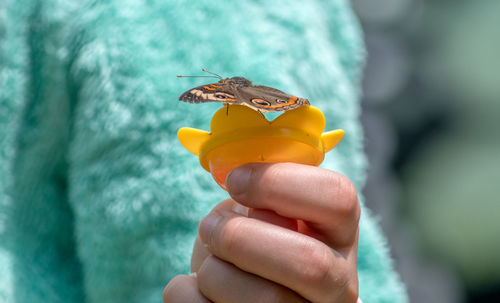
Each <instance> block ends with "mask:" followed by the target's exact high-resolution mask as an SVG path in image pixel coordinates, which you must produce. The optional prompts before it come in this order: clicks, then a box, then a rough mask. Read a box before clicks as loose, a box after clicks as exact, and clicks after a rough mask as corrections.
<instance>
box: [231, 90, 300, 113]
mask: <svg viewBox="0 0 500 303" xmlns="http://www.w3.org/2000/svg"><path fill="white" fill-rule="evenodd" d="M238 97H239V99H240V101H241V102H242V104H244V105H246V106H249V107H251V108H253V109H255V110H258V111H260V112H274V111H287V110H291V109H294V108H296V107H299V106H302V105H305V104H310V103H309V100H307V99H304V98H299V97H296V96H293V95H289V94H287V93H285V92H282V91H280V90H278V89H276V88H273V87H269V86H263V85H256V86H249V87H240V88H238Z"/></svg>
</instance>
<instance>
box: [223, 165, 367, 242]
mask: <svg viewBox="0 0 500 303" xmlns="http://www.w3.org/2000/svg"><path fill="white" fill-rule="evenodd" d="M226 186H227V188H228V191H229V194H230V195H231V197H232V198H233V199H234V200H236V201H237V202H239V203H241V204H243V205H245V206H248V207H251V208H263V209H269V210H273V211H275V212H276V213H277V214H278V215H280V216H283V217H288V218H296V219H300V220H303V221H305V222H306V223H307V227H308V228H310V229H311V230H312V231H317V233H316V234H319V235H326V236H327V237H328V238H327V239H324V240H325V241H326V242H327V243H328V244H331V245H332V246H334V247H338V248H341V247H344V246H350V245H351V244H352V241H353V239H354V233H355V232H356V230H357V225H358V221H359V216H360V206H359V202H358V197H357V193H356V189H355V187H354V185H353V183H352V182H351V181H350V180H349V179H348V178H346V177H345V176H343V175H341V174H338V173H335V172H332V171H329V170H326V169H322V168H318V167H313V166H308V165H300V164H293V163H276V164H268V163H252V164H247V165H243V166H240V167H238V168H236V169H234V170H233V171H232V172H231V173H230V174H229V175H228V177H227V180H226ZM312 236H314V235H312ZM321 240H323V239H321Z"/></svg>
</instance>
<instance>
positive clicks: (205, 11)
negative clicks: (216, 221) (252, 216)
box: [0, 0, 406, 303]
mask: <svg viewBox="0 0 500 303" xmlns="http://www.w3.org/2000/svg"><path fill="white" fill-rule="evenodd" d="M362 59H363V48H362V41H361V35H360V31H359V28H358V25H357V24H356V21H355V19H354V17H353V15H352V12H351V10H350V8H349V3H348V1H347V0H330V1H326V0H317V1H300V2H299V1H297V2H288V1H258V0H254V1H214V0H212V1H189V0H177V1H167V0H164V1H155V0H152V1H137V0H121V1H118V0H108V1H98V0H80V1H66V0H26V1H23V0H4V1H1V2H0V145H1V149H0V302H18V303H24V302H28V303H31V302H66V303H67V302H89V303H90V302H100V303H107V302H120V303H124V302H141V303H144V302H160V301H161V292H162V289H163V287H164V286H165V285H166V283H167V282H168V281H169V279H171V278H172V277H173V276H174V275H176V274H181V273H187V272H188V271H189V259H190V252H191V249H192V244H193V241H194V237H195V235H196V232H197V223H198V222H199V220H200V219H201V218H202V217H203V216H204V215H205V214H206V213H207V212H208V211H209V210H210V209H211V208H212V207H213V206H214V205H215V204H216V203H218V202H219V201H220V200H222V199H224V198H226V197H227V193H226V192H224V191H223V190H221V189H220V188H219V187H218V186H217V185H216V183H215V182H214V181H213V180H212V179H211V176H210V175H209V174H208V173H206V172H205V171H204V170H202V168H201V167H200V165H199V163H198V161H197V159H196V158H195V157H193V156H192V155H190V154H189V153H188V152H187V151H186V150H185V149H184V148H182V146H181V145H180V144H179V142H178V141H177V139H176V131H177V129H178V128H180V127H182V126H191V127H197V128H202V129H207V130H208V129H209V122H210V118H211V116H212V114H213V113H214V112H215V110H216V109H217V108H219V106H220V105H217V104H201V105H192V104H186V103H181V102H178V101H177V97H178V96H179V94H180V93H182V92H183V91H185V90H187V89H188V88H190V87H191V86H194V85H196V84H202V83H203V82H204V81H203V80H201V79H177V78H176V77H175V75H177V74H180V73H184V74H196V73H198V72H199V71H200V69H201V68H202V67H205V68H207V69H208V70H210V71H214V72H217V73H219V74H221V75H223V76H224V77H231V76H244V77H247V78H250V79H252V80H253V81H254V82H256V83H259V84H265V85H269V86H275V87H277V88H280V89H283V90H285V91H287V92H290V93H293V94H296V95H299V96H304V97H307V98H308V99H309V100H310V101H311V103H312V104H313V105H314V106H316V107H319V108H320V109H322V110H323V112H324V113H325V116H326V119H327V129H335V128H343V129H345V130H346V132H347V135H346V137H345V139H344V140H343V142H342V143H341V145H340V146H339V147H338V148H337V149H336V150H334V151H333V152H331V153H330V154H328V155H327V157H326V160H325V162H324V163H323V167H326V168H329V169H333V170H336V171H340V172H341V173H343V174H345V175H347V176H348V177H349V178H350V179H351V180H353V181H354V183H355V184H356V186H357V188H358V189H359V190H361V189H362V186H363V182H364V177H365V171H364V170H365V158H364V155H363V146H362V137H363V136H362V131H361V128H360V123H359V121H358V118H359V114H360V106H359V103H358V99H359V87H358V84H359V78H360V67H361V65H362ZM360 224H361V233H360V240H359V261H358V268H359V280H360V296H361V298H362V299H363V300H364V302H365V303H369V302H375V303H382V302H406V295H405V291H404V287H403V286H402V285H401V283H400V282H399V278H398V276H397V274H395V273H394V272H393V268H392V265H391V261H390V258H389V253H388V250H387V248H386V242H385V240H384V238H383V237H382V236H381V234H380V231H379V229H378V227H377V225H376V224H375V222H374V220H373V219H372V218H371V217H370V214H369V211H368V210H367V209H365V208H363V214H362V219H361V223H360Z"/></svg>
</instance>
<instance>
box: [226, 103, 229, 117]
mask: <svg viewBox="0 0 500 303" xmlns="http://www.w3.org/2000/svg"><path fill="white" fill-rule="evenodd" d="M226 116H229V104H228V103H226Z"/></svg>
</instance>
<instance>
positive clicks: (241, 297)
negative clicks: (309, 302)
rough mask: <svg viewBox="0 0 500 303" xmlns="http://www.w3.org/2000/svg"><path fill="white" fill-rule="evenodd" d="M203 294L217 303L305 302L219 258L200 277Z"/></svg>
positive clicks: (207, 262)
mask: <svg viewBox="0 0 500 303" xmlns="http://www.w3.org/2000/svg"><path fill="white" fill-rule="evenodd" d="M197 280H198V287H199V289H200V291H201V292H202V293H203V295H204V296H205V297H206V298H208V299H210V300H212V301H213V302H217V303H234V302H241V303H246V302H248V303H254V302H290V303H294V302H306V301H305V300H304V299H302V298H301V297H300V296H299V295H297V294H296V293H295V292H293V291H291V290H290V289H287V288H286V287H283V286H281V285H278V284H276V283H273V282H271V281H269V280H266V279H263V278H261V277H258V276H256V275H253V274H250V273H248V272H245V271H242V270H240V269H238V268H237V267H235V266H234V265H232V264H229V263H227V262H224V261H222V260H220V259H218V258H216V257H213V256H212V257H208V258H207V259H205V261H204V262H203V265H202V266H201V267H200V270H199V272H198V275H197Z"/></svg>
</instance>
